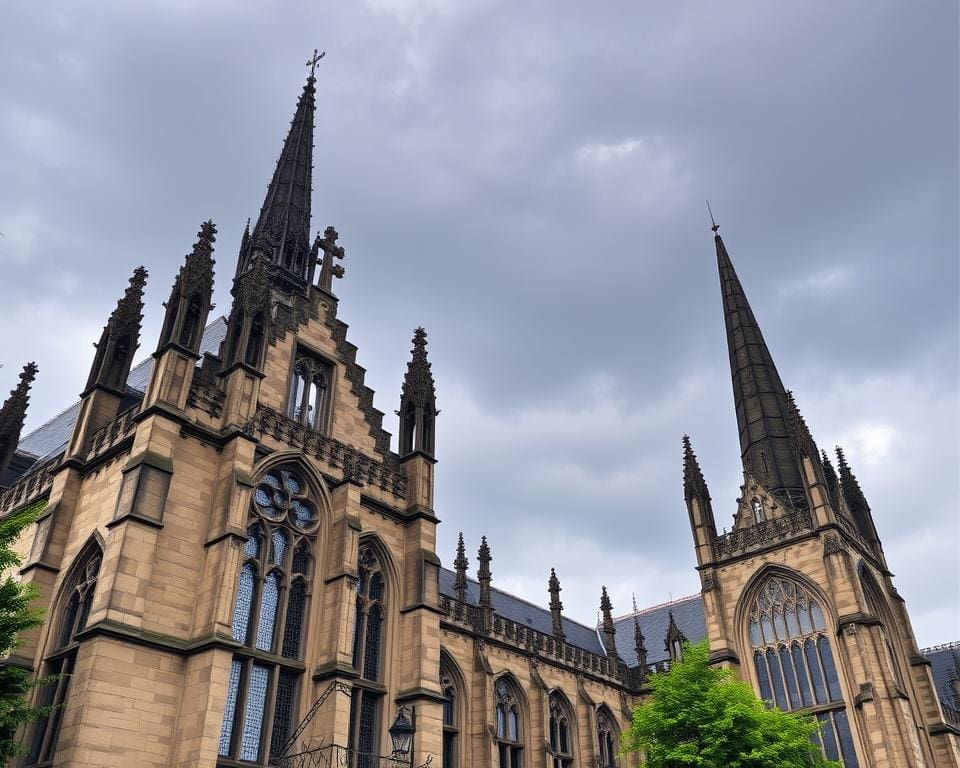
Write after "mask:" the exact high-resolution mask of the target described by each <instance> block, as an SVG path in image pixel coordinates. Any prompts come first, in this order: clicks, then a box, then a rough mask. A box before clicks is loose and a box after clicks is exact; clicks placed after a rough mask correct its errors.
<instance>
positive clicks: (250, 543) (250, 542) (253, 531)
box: [243, 525, 260, 557]
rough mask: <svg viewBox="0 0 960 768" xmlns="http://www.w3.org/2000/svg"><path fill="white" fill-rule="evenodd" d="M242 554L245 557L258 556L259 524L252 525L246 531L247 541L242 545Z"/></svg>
mask: <svg viewBox="0 0 960 768" xmlns="http://www.w3.org/2000/svg"><path fill="white" fill-rule="evenodd" d="M243 554H244V556H245V557H258V556H259V555H260V526H259V525H252V526H250V530H249V531H247V543H246V544H244V545H243Z"/></svg>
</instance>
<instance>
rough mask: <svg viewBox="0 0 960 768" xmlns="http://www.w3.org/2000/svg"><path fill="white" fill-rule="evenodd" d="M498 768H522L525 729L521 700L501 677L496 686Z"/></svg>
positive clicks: (507, 681) (495, 713)
mask: <svg viewBox="0 0 960 768" xmlns="http://www.w3.org/2000/svg"><path fill="white" fill-rule="evenodd" d="M494 698H495V701H496V705H495V711H494V715H495V717H496V724H497V725H496V734H497V735H496V744H497V758H498V763H497V766H498V768H522V765H523V729H522V727H521V718H520V700H519V697H518V696H517V693H516V689H515V688H514V686H513V684H512V682H511V681H509V680H507V679H506V678H503V677H501V678H500V679H499V680H497V682H496V683H495V685H494Z"/></svg>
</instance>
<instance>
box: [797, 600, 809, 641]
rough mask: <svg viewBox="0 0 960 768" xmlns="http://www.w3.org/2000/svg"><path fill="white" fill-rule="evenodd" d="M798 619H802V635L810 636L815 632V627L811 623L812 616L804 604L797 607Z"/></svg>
mask: <svg viewBox="0 0 960 768" xmlns="http://www.w3.org/2000/svg"><path fill="white" fill-rule="evenodd" d="M797 618H798V619H800V632H801V633H802V634H804V635H809V634H810V633H811V632H813V625H812V624H811V623H810V614H809V612H808V611H807V607H806V606H805V605H803V603H800V604H799V605H798V606H797Z"/></svg>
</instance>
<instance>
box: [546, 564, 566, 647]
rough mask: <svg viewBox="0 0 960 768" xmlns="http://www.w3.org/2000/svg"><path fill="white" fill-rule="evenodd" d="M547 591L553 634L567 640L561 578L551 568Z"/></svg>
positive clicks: (559, 638)
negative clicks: (561, 595) (561, 600)
mask: <svg viewBox="0 0 960 768" xmlns="http://www.w3.org/2000/svg"><path fill="white" fill-rule="evenodd" d="M547 591H549V593H550V618H551V621H552V623H553V635H554V637H556V638H557V639H558V640H561V641H562V640H565V639H566V634H565V633H564V631H563V603H561V602H560V579H558V578H557V572H556V570H554V569H553V568H551V569H550V578H549V579H548V580H547Z"/></svg>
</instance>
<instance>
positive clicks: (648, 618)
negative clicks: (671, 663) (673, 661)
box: [613, 594, 707, 667]
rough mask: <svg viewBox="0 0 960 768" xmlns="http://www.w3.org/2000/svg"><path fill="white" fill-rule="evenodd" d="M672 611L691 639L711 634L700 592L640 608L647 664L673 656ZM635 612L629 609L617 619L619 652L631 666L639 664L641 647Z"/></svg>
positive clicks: (692, 640)
mask: <svg viewBox="0 0 960 768" xmlns="http://www.w3.org/2000/svg"><path fill="white" fill-rule="evenodd" d="M671 611H672V612H673V619H674V621H675V622H676V623H677V626H678V627H680V631H681V632H683V634H684V637H686V638H687V640H689V641H690V642H691V643H697V642H699V641H701V640H703V639H704V638H706V636H707V622H706V620H705V619H704V617H703V597H702V596H700V595H699V594H696V595H691V596H690V597H681V598H680V599H678V600H673V601H671V602H669V603H662V604H661V605H655V606H653V607H652V608H644V609H642V610H640V611H637V613H636V615H637V616H639V618H640V629H641V631H642V632H643V636H644V638H645V645H646V646H647V664H649V665H653V664H657V663H659V662H661V661H666V660H667V659H669V658H670V653H669V652H668V651H667V649H666V644H667V627H669V626H670V612H671ZM634 615H635V614H633V613H628V614H627V615H626V616H620V617H618V618H616V619H614V622H613V626H614V627H615V628H616V630H617V653H619V654H620V658H621V659H623V660H624V661H625V662H626V664H627V666H629V667H635V666H637V651H636V648H635V647H634V643H633V617H634Z"/></svg>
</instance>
